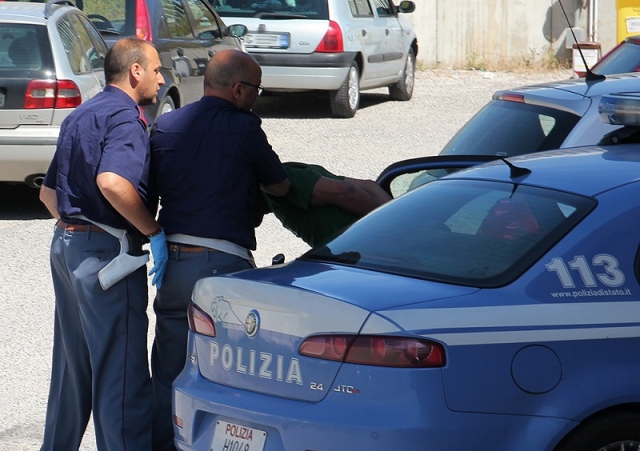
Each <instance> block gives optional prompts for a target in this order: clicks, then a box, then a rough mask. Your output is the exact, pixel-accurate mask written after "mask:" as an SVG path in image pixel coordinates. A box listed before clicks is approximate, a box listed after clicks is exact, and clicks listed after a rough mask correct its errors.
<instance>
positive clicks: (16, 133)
mask: <svg viewBox="0 0 640 451" xmlns="http://www.w3.org/2000/svg"><path fill="white" fill-rule="evenodd" d="M59 132H60V128H59V127H51V126H47V127H46V128H45V127H38V126H21V127H18V128H16V129H11V130H6V129H0V181H2V182H25V181H27V180H29V179H32V178H33V177H34V176H38V175H43V174H45V173H46V172H47V169H48V168H49V164H50V163H51V159H52V158H53V154H54V153H55V150H56V143H57V141H58V134H59Z"/></svg>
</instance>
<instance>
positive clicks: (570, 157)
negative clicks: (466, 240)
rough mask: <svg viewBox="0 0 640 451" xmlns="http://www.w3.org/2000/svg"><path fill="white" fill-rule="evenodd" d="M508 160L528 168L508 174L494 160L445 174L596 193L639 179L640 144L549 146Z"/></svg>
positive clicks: (502, 164)
mask: <svg viewBox="0 0 640 451" xmlns="http://www.w3.org/2000/svg"><path fill="white" fill-rule="evenodd" d="M508 161H509V162H511V163H512V164H514V165H516V166H518V167H522V168H526V169H529V170H530V171H531V172H530V173H529V174H527V175H524V176H521V177H514V178H511V177H510V168H509V166H508V165H507V164H506V163H505V162H504V161H502V160H496V161H493V162H491V163H486V164H483V165H479V166H474V167H471V168H469V169H465V170H462V171H459V172H456V173H453V174H451V175H449V176H447V177H446V178H448V179H452V178H453V179H462V178H465V179H468V178H474V179H487V180H496V181H508V182H513V181H515V182H518V183H524V184H527V185H535V186H542V187H546V188H550V189H556V190H560V191H566V192H572V193H575V194H581V195H584V196H597V195H598V194H599V193H602V192H604V191H608V190H610V189H613V188H616V187H618V186H622V185H626V184H628V183H632V182H635V181H638V180H640V144H620V145H612V146H602V147H601V146H590V147H576V148H573V149H562V150H551V151H546V152H538V153H532V154H526V155H521V156H518V157H512V158H509V159H508Z"/></svg>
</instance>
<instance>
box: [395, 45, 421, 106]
mask: <svg viewBox="0 0 640 451" xmlns="http://www.w3.org/2000/svg"><path fill="white" fill-rule="evenodd" d="M415 74H416V55H415V54H414V53H413V49H409V53H408V54H407V61H406V62H405V64H404V73H403V74H402V78H401V79H400V81H398V83H396V84H394V85H391V86H389V96H390V97H391V98H392V99H393V100H409V99H411V96H412V95H413V84H414V81H415Z"/></svg>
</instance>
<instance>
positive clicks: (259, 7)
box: [212, 0, 329, 20]
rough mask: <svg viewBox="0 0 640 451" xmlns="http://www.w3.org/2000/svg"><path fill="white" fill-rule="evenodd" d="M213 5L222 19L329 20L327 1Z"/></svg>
mask: <svg viewBox="0 0 640 451" xmlns="http://www.w3.org/2000/svg"><path fill="white" fill-rule="evenodd" d="M212 4H213V7H214V8H215V10H216V11H217V12H218V14H219V15H220V16H222V17H259V18H262V19H288V18H291V19H314V20H317V19H324V20H328V19H329V8H328V7H327V0H262V1H254V0H217V1H215V2H212Z"/></svg>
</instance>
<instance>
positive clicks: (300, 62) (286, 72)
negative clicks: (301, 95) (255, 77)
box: [251, 52, 356, 92]
mask: <svg viewBox="0 0 640 451" xmlns="http://www.w3.org/2000/svg"><path fill="white" fill-rule="evenodd" d="M251 55H252V56H253V57H254V58H255V59H256V61H258V63H259V64H260V66H261V67H262V85H263V86H264V87H265V89H267V90H272V91H283V92H284V91H307V90H313V89H321V90H337V89H339V88H340V85H341V84H342V82H343V81H344V79H345V78H346V77H347V73H348V72H349V68H350V67H351V63H352V62H353V60H354V58H355V57H356V53H355V52H342V53H309V54H299V53H298V54H279V53H251Z"/></svg>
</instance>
